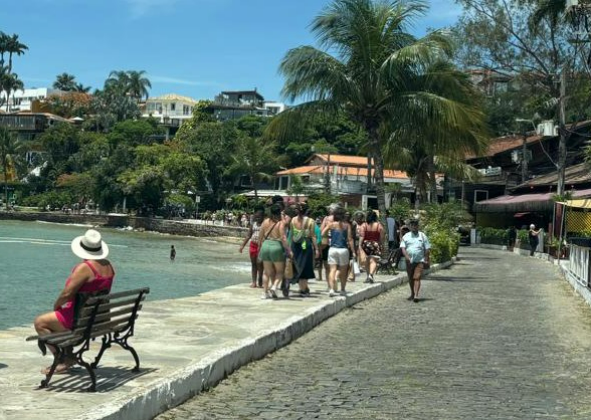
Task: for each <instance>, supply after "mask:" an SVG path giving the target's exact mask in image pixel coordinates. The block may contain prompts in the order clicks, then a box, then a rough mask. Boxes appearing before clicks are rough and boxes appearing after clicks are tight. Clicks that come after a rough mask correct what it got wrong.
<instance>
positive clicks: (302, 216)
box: [240, 196, 430, 301]
mask: <svg viewBox="0 0 591 420" xmlns="http://www.w3.org/2000/svg"><path fill="white" fill-rule="evenodd" d="M389 224H390V223H389ZM414 225H416V226H417V229H416V231H415V229H413V226H414ZM410 226H411V228H410V229H407V230H406V231H405V230H404V229H400V231H399V230H398V229H397V227H398V225H397V224H394V226H393V227H390V226H388V227H389V228H390V230H393V231H394V235H395V237H396V238H397V239H396V240H395V241H394V242H392V241H390V240H389V241H388V244H389V246H390V247H391V248H392V247H396V248H398V247H399V246H400V250H399V252H400V256H401V257H402V256H404V257H405V258H406V260H407V273H408V274H409V279H410V283H411V296H410V297H409V300H413V301H418V293H419V290H420V276H421V272H422V269H423V266H424V264H425V263H428V259H429V249H430V244H429V242H428V239H427V237H426V236H425V235H424V233H422V232H420V233H419V232H418V224H413V222H411V224H410ZM409 230H410V232H409ZM399 232H402V234H404V236H403V237H400V238H399V237H398V233H399ZM406 232H409V235H410V236H408V237H407V236H406ZM385 236H386V230H385V228H384V226H382V224H381V223H380V222H379V220H378V216H377V214H376V212H374V211H372V210H370V211H368V212H367V214H364V213H363V212H357V213H355V215H354V217H351V214H350V213H349V212H347V211H346V209H345V208H344V207H343V206H341V205H340V204H333V205H331V206H329V208H328V215H327V216H326V217H324V218H318V219H313V218H312V217H310V215H309V212H308V207H307V204H306V203H298V204H294V205H290V206H287V207H286V206H285V205H284V202H283V200H282V198H281V197H279V196H276V197H274V198H273V199H272V201H271V203H270V207H269V210H268V212H267V215H266V216H265V209H264V208H263V207H259V208H257V209H255V212H254V215H253V218H252V222H251V223H250V228H249V233H248V235H247V237H246V238H245V239H244V241H243V243H242V245H241V246H240V252H243V251H244V249H245V247H246V246H247V244H249V255H250V260H251V280H252V282H251V287H253V288H256V287H260V288H262V289H264V290H263V294H262V298H263V299H272V298H277V297H278V295H279V293H282V294H283V295H284V296H286V297H287V296H288V295H289V292H290V285H291V284H298V285H299V295H300V296H301V297H308V296H310V288H309V285H308V280H310V279H315V278H316V275H315V273H314V268H315V266H317V267H318V279H319V280H320V281H322V277H323V274H324V275H325V277H326V281H327V286H328V287H327V289H328V295H329V296H331V297H332V296H338V295H341V296H346V294H347V283H348V282H349V281H355V274H356V273H357V274H360V272H361V268H360V267H359V266H360V265H363V266H364V269H365V270H364V271H365V275H366V279H365V282H366V283H373V282H374V275H375V273H376V270H377V268H378V262H379V261H380V259H381V258H382V254H383V244H384V243H385V240H386V237H385ZM405 238H406V240H405ZM388 239H390V238H388ZM362 263H363V264H362ZM415 279H416V281H415Z"/></svg>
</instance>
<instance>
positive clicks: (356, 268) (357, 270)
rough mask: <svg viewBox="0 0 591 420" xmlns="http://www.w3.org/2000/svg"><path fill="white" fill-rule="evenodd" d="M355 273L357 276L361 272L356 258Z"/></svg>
mask: <svg viewBox="0 0 591 420" xmlns="http://www.w3.org/2000/svg"><path fill="white" fill-rule="evenodd" d="M353 274H355V275H356V276H358V275H360V274H361V269H360V268H359V263H358V262H357V261H355V260H353Z"/></svg>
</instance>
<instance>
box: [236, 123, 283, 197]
mask: <svg viewBox="0 0 591 420" xmlns="http://www.w3.org/2000/svg"><path fill="white" fill-rule="evenodd" d="M276 146H277V145H276V144H275V143H274V142H271V141H267V140H265V139H263V138H261V137H250V136H248V135H244V134H243V135H241V136H240V137H239V138H238V141H237V145H236V149H235V151H234V153H233V154H232V156H231V158H232V163H231V164H230V166H229V168H228V173H229V174H233V175H247V176H248V178H249V179H250V183H251V184H252V186H253V189H254V198H255V200H258V198H259V197H258V191H257V183H258V182H259V181H261V180H262V179H270V178H272V177H273V175H272V174H273V172H274V171H276V170H277V169H278V168H279V166H280V165H281V164H282V163H284V162H283V160H284V158H283V156H278V155H277V152H276Z"/></svg>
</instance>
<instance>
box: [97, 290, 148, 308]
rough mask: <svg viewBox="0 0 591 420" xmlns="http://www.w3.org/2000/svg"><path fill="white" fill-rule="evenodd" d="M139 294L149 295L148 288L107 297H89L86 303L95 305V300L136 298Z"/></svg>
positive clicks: (112, 294)
mask: <svg viewBox="0 0 591 420" xmlns="http://www.w3.org/2000/svg"><path fill="white" fill-rule="evenodd" d="M140 292H141V293H143V294H144V295H145V294H147V293H150V288H149V287H144V288H141V289H135V290H129V291H125V292H118V293H111V294H109V295H104V296H96V297H91V298H89V299H88V302H87V304H88V303H90V304H95V303H96V302H97V300H109V299H119V298H123V297H128V296H136V297H137V295H139V294H140Z"/></svg>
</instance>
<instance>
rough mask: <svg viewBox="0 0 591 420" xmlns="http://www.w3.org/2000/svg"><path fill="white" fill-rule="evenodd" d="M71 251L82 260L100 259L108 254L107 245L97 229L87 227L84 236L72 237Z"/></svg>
mask: <svg viewBox="0 0 591 420" xmlns="http://www.w3.org/2000/svg"><path fill="white" fill-rule="evenodd" d="M72 252H73V253H74V254H75V255H76V256H77V257H80V258H82V259H83V260H102V259H104V258H107V255H109V247H108V246H107V244H106V243H105V241H103V240H102V238H101V234H100V233H99V232H98V231H96V230H94V229H88V230H87V231H86V233H85V234H84V236H78V237H77V238H74V240H73V241H72Z"/></svg>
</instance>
